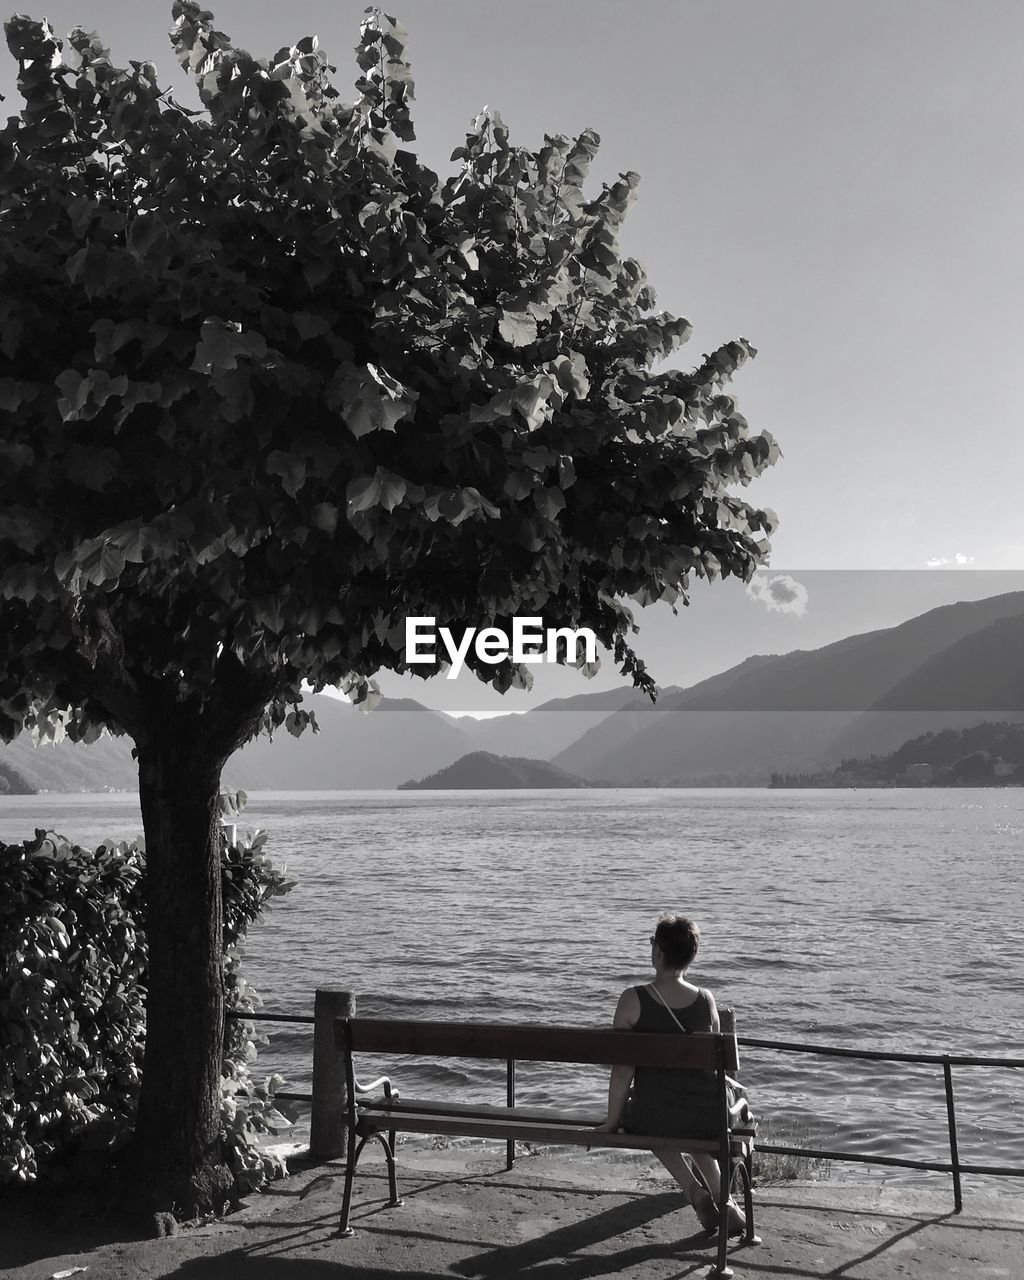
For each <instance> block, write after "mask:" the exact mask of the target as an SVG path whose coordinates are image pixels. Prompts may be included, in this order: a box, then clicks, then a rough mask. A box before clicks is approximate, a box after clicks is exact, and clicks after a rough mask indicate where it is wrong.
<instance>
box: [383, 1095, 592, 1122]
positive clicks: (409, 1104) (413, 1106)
mask: <svg viewBox="0 0 1024 1280" xmlns="http://www.w3.org/2000/svg"><path fill="white" fill-rule="evenodd" d="M359 1110H360V1113H362V1112H364V1111H365V1112H376V1111H382V1112H384V1113H385V1114H388V1115H390V1114H392V1113H396V1114H399V1115H400V1114H401V1113H402V1112H405V1111H419V1112H424V1113H426V1114H428V1115H430V1114H433V1115H450V1116H453V1117H454V1116H484V1117H488V1116H494V1118H495V1119H497V1120H501V1119H504V1120H540V1121H542V1122H547V1121H551V1122H552V1123H553V1124H578V1125H583V1126H584V1127H586V1126H587V1125H589V1126H590V1127H591V1128H593V1127H594V1125H598V1124H600V1123H601V1122H602V1121H603V1120H604V1116H603V1115H597V1114H596V1113H595V1114H591V1115H581V1114H580V1113H579V1112H573V1111H556V1110H554V1109H553V1108H547V1107H503V1106H497V1105H495V1104H493V1103H487V1102H481V1103H472V1102H442V1101H440V1100H438V1099H436V1098H399V1100H398V1101H397V1102H392V1103H391V1104H390V1105H389V1104H388V1102H387V1101H386V1099H383V1098H380V1099H377V1098H375V1099H374V1100H373V1101H372V1102H367V1103H364V1102H362V1100H360V1103H359Z"/></svg>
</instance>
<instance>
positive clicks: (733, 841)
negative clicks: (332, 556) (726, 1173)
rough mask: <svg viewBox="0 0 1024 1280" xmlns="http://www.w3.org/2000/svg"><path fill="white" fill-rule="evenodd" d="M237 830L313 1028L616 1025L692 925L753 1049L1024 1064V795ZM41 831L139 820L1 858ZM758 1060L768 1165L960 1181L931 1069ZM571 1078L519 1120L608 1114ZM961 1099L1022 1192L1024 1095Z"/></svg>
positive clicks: (978, 1149)
mask: <svg viewBox="0 0 1024 1280" xmlns="http://www.w3.org/2000/svg"><path fill="white" fill-rule="evenodd" d="M242 818H243V821H242V823H241V825H242V826H246V825H248V826H252V827H260V828H266V829H267V830H268V832H269V840H268V844H267V852H268V853H269V854H270V855H271V857H272V858H273V860H274V861H275V862H276V863H278V864H285V865H286V866H287V867H288V869H289V872H290V873H291V874H292V875H293V876H294V878H295V879H296V880H297V881H298V884H297V886H296V888H295V889H294V890H293V891H292V892H291V893H290V894H289V895H288V896H287V897H285V898H281V899H278V900H276V901H275V903H274V905H273V906H272V908H271V910H270V911H269V912H268V913H267V914H266V916H265V918H264V920H263V921H262V922H261V923H260V924H259V925H257V926H256V927H255V928H254V930H253V932H252V933H251V935H250V938H249V940H248V944H247V956H246V966H245V971H246V975H247V977H248V978H249V980H250V981H251V982H252V983H253V985H254V986H255V987H256V988H257V990H259V991H260V992H261V993H262V994H263V996H264V999H265V1004H266V1007H267V1009H269V1010H274V1011H280V1012H294V1013H307V1012H311V1011H312V1003H313V991H314V989H315V988H316V987H317V986H318V985H320V986H334V987H344V988H346V989H350V990H352V991H353V992H355V993H356V999H357V1004H358V1009H359V1011H360V1012H362V1013H364V1014H368V1015H369V1014H396V1015H402V1014H404V1015H407V1016H411V1017H422V1018H430V1017H446V1016H456V1015H457V1016H462V1017H466V1018H472V1019H478V1020H495V1021H505V1020H508V1021H538V1022H541V1021H550V1022H563V1023H572V1024H577V1025H601V1024H606V1023H608V1022H609V1021H610V1019H611V1015H612V1012H613V1010H614V1007H615V1002H616V999H617V997H618V994H619V992H620V991H621V989H622V988H623V987H624V986H627V985H629V984H632V983H637V982H643V981H646V980H647V979H648V978H649V976H650V969H649V958H650V948H649V944H648V936H649V934H650V933H651V932H652V929H653V926H654V924H655V922H656V920H657V917H658V915H659V914H660V913H661V912H662V911H665V910H675V911H681V912H685V913H686V914H688V915H691V916H692V917H693V918H694V919H696V920H697V921H698V923H699V924H700V926H701V930H702V933H703V942H702V946H701V950H700V954H699V956H698V958H697V961H696V962H695V964H694V966H693V969H692V970H691V977H692V978H693V979H694V981H696V982H698V983H700V984H701V985H704V986H708V987H710V988H711V989H712V990H713V991H714V992H715V994H716V996H717V998H718V1001H719V1004H720V1005H729V1006H732V1007H734V1008H735V1010H736V1013H737V1028H738V1031H739V1033H740V1034H741V1035H744V1034H746V1035H750V1036H755V1037H762V1038H766V1039H779V1040H789V1041H800V1042H815V1043H821V1044H825V1045H845V1046H850V1047H857V1048H870V1049H879V1050H893V1051H912V1052H917V1051H924V1052H939V1053H970V1054H987V1055H994V1056H1020V1055H1021V1053H1022V1046H1024V908H1022V905H1021V892H1020V885H1021V874H1020V869H1021V862H1020V858H1021V856H1022V848H1024V840H1022V836H1024V790H1022V789H1019V788H1004V789H970V790H967V789H955V790H939V789H934V790H933V789H912V790H880V791H869V790H860V791H776V790H760V789H737V790H722V789H715V790H594V791H590V790H585V791H528V792H521V791H519V792H509V791H503V792H465V791H461V792H330V793H319V792H304V793H297V792H293V793H287V794H286V793H273V792H265V793H257V794H254V795H252V796H251V797H250V800H249V806H248V808H247V810H246V811H245V813H244V814H243V815H242ZM37 826H47V827H53V828H56V829H57V830H60V831H62V832H63V833H64V834H65V835H67V836H69V837H70V838H72V839H75V840H76V841H77V842H79V843H84V844H90V843H91V844H95V843H98V842H99V840H101V839H103V838H104V837H111V836H112V837H116V838H130V837H131V836H132V835H134V834H135V833H136V832H137V831H138V830H139V827H140V822H139V817H138V801H137V797H135V796H128V795H124V796H117V795H110V796H86V795H40V796H30V797H29V796H26V797H2V798H0V837H2V838H4V839H7V840H13V839H21V838H24V837H25V836H27V835H30V834H31V832H32V830H33V829H34V828H35V827H37ZM742 1057H743V1066H742V1070H741V1075H742V1077H743V1079H744V1082H745V1083H746V1084H747V1087H748V1090H749V1092H750V1093H751V1096H752V1098H754V1100H755V1102H756V1106H755V1109H756V1110H757V1112H758V1113H759V1114H760V1115H763V1116H768V1117H770V1118H771V1122H772V1130H773V1135H772V1136H773V1138H774V1140H776V1141H785V1140H786V1138H787V1136H788V1135H791V1134H796V1135H797V1136H798V1138H799V1139H800V1140H801V1141H800V1144H801V1145H806V1140H807V1139H808V1138H810V1139H811V1140H812V1141H813V1142H817V1143H820V1144H821V1145H822V1146H825V1147H848V1148H851V1149H853V1150H857V1151H862V1152H869V1151H870V1152H875V1153H883V1154H892V1155H895V1154H902V1155H907V1156H909V1157H911V1158H919V1159H929V1158H930V1159H947V1158H948V1148H947V1145H946V1127H945V1101H944V1095H943V1089H942V1075H941V1070H940V1069H939V1068H938V1067H936V1066H928V1067H908V1066H899V1065H895V1064H886V1063H878V1064H875V1063H866V1064H858V1063H856V1062H851V1061H849V1060H842V1059H832V1060H830V1059H812V1058H807V1057H804V1056H802V1055H793V1054H779V1053H773V1052H770V1051H767V1050H753V1049H747V1050H745V1051H744V1052H743V1054H742ZM264 1064H265V1066H266V1069H267V1071H268V1072H269V1071H270V1070H272V1069H280V1070H283V1072H284V1074H285V1075H286V1076H287V1077H288V1081H289V1086H288V1087H290V1088H292V1089H295V1090H302V1089H305V1088H308V1084H309V1067H310V1038H309V1035H308V1033H307V1031H305V1030H304V1029H298V1028H296V1029H291V1028H285V1029H278V1030H274V1031H273V1034H272V1044H271V1047H270V1048H268V1049H265V1050H263V1052H262V1053H261V1058H260V1063H258V1064H257V1066H258V1068H259V1071H260V1073H261V1072H262V1070H263V1066H264ZM373 1065H377V1064H368V1069H369V1067H371V1066H373ZM402 1066H403V1068H404V1070H400V1071H393V1072H392V1074H395V1075H397V1076H398V1078H399V1084H400V1087H403V1089H404V1091H405V1092H406V1093H407V1094H408V1095H412V1094H416V1093H419V1092H421V1091H422V1090H425V1089H427V1088H428V1087H431V1086H433V1087H435V1088H436V1087H437V1086H438V1085H439V1084H442V1085H443V1084H444V1083H445V1082H448V1083H452V1084H454V1085H456V1086H457V1087H458V1088H459V1089H461V1090H465V1091H466V1092H467V1095H468V1096H470V1097H479V1098H484V1097H486V1098H489V1099H490V1100H493V1101H496V1102H501V1101H503V1100H504V1073H503V1070H502V1069H499V1072H498V1074H497V1075H494V1074H491V1075H488V1074H487V1072H486V1070H485V1069H483V1070H481V1069H478V1068H477V1067H475V1066H474V1065H472V1064H467V1063H465V1062H462V1063H448V1064H440V1065H438V1066H437V1067H436V1068H432V1069H429V1070H424V1069H423V1068H422V1067H420V1068H417V1069H415V1070H410V1069H409V1068H408V1067H407V1066H405V1064H402ZM565 1070H567V1069H563V1068H554V1067H549V1066H544V1065H537V1066H534V1065H530V1064H524V1065H523V1066H522V1067H521V1068H520V1071H519V1077H518V1086H519V1096H520V1099H521V1101H522V1102H524V1103H528V1102H547V1101H553V1100H554V1099H555V1098H559V1099H561V1100H563V1101H564V1100H565V1099H566V1098H567V1097H568V1098H569V1099H571V1101H572V1102H574V1103H577V1104H579V1105H581V1106H582V1105H593V1106H594V1107H596V1108H597V1109H598V1110H600V1109H602V1108H603V1094H604V1087H605V1083H604V1082H605V1079H606V1076H605V1074H604V1073H603V1072H600V1071H597V1072H586V1071H583V1070H581V1071H580V1072H579V1073H574V1074H572V1075H571V1076H570V1077H569V1078H568V1079H566V1078H565V1077H564V1071H565ZM560 1073H561V1074H560ZM954 1084H955V1087H956V1094H957V1116H958V1124H959V1135H960V1158H961V1160H964V1161H975V1162H979V1163H990V1162H992V1163H1000V1164H1011V1165H1015V1166H1016V1167H1024V1137H1022V1136H1021V1134H1022V1133H1024V1126H1022V1125H1021V1123H1020V1122H1021V1120H1022V1119H1024V1088H1022V1084H1024V1082H1022V1080H1021V1073H1020V1072H1017V1071H1012V1070H995V1069H968V1068H954ZM867 1175H868V1170H867V1168H866V1167H864V1166H839V1167H838V1168H837V1169H836V1170H835V1172H834V1175H833V1176H846V1177H854V1176H855V1177H864V1176H867ZM875 1176H884V1177H886V1178H888V1179H891V1178H907V1177H910V1178H914V1177H917V1178H921V1177H924V1178H927V1179H929V1180H930V1181H933V1182H934V1181H941V1178H942V1176H941V1175H907V1174H902V1173H900V1172H899V1171H896V1170H886V1171H885V1172H884V1175H883V1174H881V1173H877V1172H876V1175H875ZM1021 1186H1022V1184H1021V1183H1020V1182H1012V1181H1004V1182H1003V1183H1002V1187H1003V1189H1004V1190H1006V1189H1009V1190H1010V1191H1011V1193H1014V1192H1019V1190H1020V1189H1021Z"/></svg>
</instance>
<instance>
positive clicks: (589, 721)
mask: <svg viewBox="0 0 1024 1280" xmlns="http://www.w3.org/2000/svg"><path fill="white" fill-rule="evenodd" d="M667 692H669V693H674V692H677V690H676V689H675V688H672V689H670V690H667ZM643 703H646V704H647V705H648V706H650V705H651V702H650V699H649V698H648V697H647V696H646V695H644V694H638V693H637V691H636V689H635V688H634V687H633V686H632V685H623V686H622V687H620V688H618V689H608V690H605V691H603V692H600V693H580V694H576V695H575V696H573V697H571V698H552V699H551V700H550V701H549V702H542V703H541V704H540V706H539V707H531V708H530V710H529V711H527V712H525V713H523V714H522V715H514V714H513V715H505V716H493V717H492V718H491V719H488V720H473V719H472V718H471V717H469V716H465V717H463V718H462V719H461V720H460V721H459V727H460V728H461V729H462V730H463V731H464V732H465V733H466V734H468V735H469V736H470V737H471V739H472V741H473V744H474V746H475V747H476V748H477V749H478V750H480V751H489V752H491V753H492V754H494V755H499V756H530V757H532V758H534V759H538V760H550V759H551V758H552V756H555V755H557V754H558V753H559V752H560V751H564V750H565V748H566V747H568V746H570V745H571V744H572V743H573V742H575V741H576V740H577V739H578V738H580V737H581V736H582V735H583V734H584V733H586V732H588V731H589V730H590V729H593V728H596V726H597V725H599V724H601V723H602V722H603V721H604V720H606V719H607V718H608V716H609V715H611V714H612V713H613V712H615V711H618V710H620V709H621V708H622V707H625V706H629V705H633V704H635V705H640V704H643Z"/></svg>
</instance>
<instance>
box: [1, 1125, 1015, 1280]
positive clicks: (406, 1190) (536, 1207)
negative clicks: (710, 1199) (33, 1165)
mask: <svg viewBox="0 0 1024 1280" xmlns="http://www.w3.org/2000/svg"><path fill="white" fill-rule="evenodd" d="M399 1158H400V1166H399V1192H400V1194H401V1195H402V1196H404V1198H405V1205H404V1206H403V1207H401V1208H395V1209H388V1208H385V1207H384V1203H385V1201H386V1199H387V1181H386V1178H385V1177H384V1166H383V1161H382V1160H380V1161H378V1160H376V1159H375V1157H374V1155H373V1153H372V1152H371V1150H370V1149H369V1148H368V1149H367V1152H366V1159H365V1168H364V1162H363V1161H360V1177H359V1178H358V1179H357V1180H356V1193H355V1198H354V1210H353V1226H354V1227H355V1230H356V1234H355V1235H354V1236H353V1237H351V1238H350V1239H348V1240H339V1239H337V1238H335V1236H334V1231H335V1228H336V1227H337V1220H338V1211H339V1208H340V1205H341V1191H342V1183H343V1167H342V1163H341V1162H340V1161H339V1162H331V1163H329V1164H321V1165H310V1166H308V1167H305V1168H300V1169H299V1170H298V1171H297V1172H296V1173H294V1174H293V1175H292V1176H291V1177H289V1178H288V1179H286V1180H284V1181H281V1182H278V1183H275V1184H273V1186H272V1187H271V1188H270V1189H269V1190H268V1191H267V1192H266V1193H264V1194H262V1195H254V1196H251V1197H249V1198H248V1200H247V1201H246V1202H245V1206H244V1207H243V1208H242V1209H241V1210H240V1211H238V1212H237V1213H235V1214H232V1215H231V1216H230V1217H228V1218H225V1219H223V1220H221V1221H218V1222H211V1223H209V1224H207V1225H205V1226H201V1227H193V1228H181V1229H179V1231H178V1233H177V1234H176V1235H173V1236H170V1237H167V1238H164V1239H152V1240H140V1241H135V1242H125V1241H119V1240H117V1239H111V1238H109V1237H106V1238H104V1237H103V1236H102V1235H98V1234H95V1233H94V1234H92V1235H90V1234H89V1228H88V1227H79V1228H77V1229H76V1228H73V1227H63V1226H61V1225H59V1224H57V1223H55V1222H53V1221H52V1220H51V1221H49V1222H46V1223H43V1222H40V1223H32V1222H30V1221H27V1220H26V1219H25V1218H24V1217H22V1218H21V1219H20V1221H19V1220H18V1218H16V1217H15V1215H13V1214H11V1213H10V1212H7V1211H3V1212H2V1216H0V1275H2V1276H4V1277H5V1278H10V1280H50V1277H52V1276H53V1275H54V1274H55V1273H57V1272H70V1270H71V1268H75V1267H77V1268H83V1267H84V1268H87V1270H85V1271H82V1272H81V1273H80V1274H81V1275H82V1277H83V1280H136V1278H137V1277H152V1278H153V1280H158V1278H159V1280H163V1278H165V1277H166V1278H170V1277H175V1278H178V1277H180V1280H235V1278H236V1277H241V1278H245V1277H251V1278H252V1280H355V1278H357V1277H360V1278H365V1280H385V1278H386V1277H392V1276H423V1277H438V1278H440V1277H462V1280H472V1278H473V1277H479V1278H481V1280H488V1278H489V1280H504V1278H505V1277H511V1276H520V1275H522V1276H533V1277H544V1278H548V1277H554V1276H556V1275H557V1276H558V1277H560V1278H567V1280H589V1278H590V1277H595V1278H596V1277H607V1276H623V1277H631V1278H634V1280H640V1278H641V1277H643V1278H644V1280H659V1278H662V1277H664V1278H665V1280H668V1278H669V1277H673V1278H675V1280H680V1278H681V1277H689V1276H694V1277H697V1276H704V1275H706V1274H707V1273H708V1271H709V1270H710V1268H711V1265H712V1263H713V1261H714V1243H713V1239H711V1238H709V1237H706V1236H704V1235H703V1234H702V1233H700V1231H699V1230H698V1229H697V1224H696V1220H695V1218H694V1216H693V1213H692V1210H690V1209H689V1208H688V1207H687V1206H685V1205H683V1203H682V1197H681V1196H680V1194H679V1193H678V1192H677V1191H675V1190H673V1189H672V1184H671V1182H670V1181H669V1179H668V1177H667V1175H666V1174H665V1173H663V1172H662V1171H660V1167H659V1168H657V1169H656V1168H655V1167H654V1166H653V1165H652V1164H650V1163H649V1162H647V1161H636V1160H629V1161H623V1160H615V1159H610V1158H609V1157H608V1155H607V1153H591V1154H589V1155H581V1154H571V1155H566V1154H559V1153H552V1152H548V1153H545V1154H541V1155H538V1156H525V1157H520V1158H519V1160H518V1161H517V1163H516V1166H515V1168H514V1169H513V1170H511V1171H506V1170H505V1168H504V1160H503V1152H499V1151H498V1149H497V1148H495V1147H492V1148H482V1147H481V1148H469V1149H467V1148H460V1149H447V1150H423V1149H419V1150H416V1151H411V1150H408V1149H400V1154H399ZM1021 1191H1022V1192H1024V1188H1021ZM1015 1192H1016V1188H1015V1186H1014V1185H1013V1184H1012V1183H1011V1184H1010V1185H1009V1186H1008V1189H1007V1191H1006V1192H1003V1193H1000V1194H992V1193H991V1192H981V1191H977V1190H974V1189H973V1188H972V1187H971V1186H970V1184H968V1185H967V1187H966V1188H965V1203H964V1212H963V1213H962V1214H954V1213H953V1211H952V1210H953V1205H952V1195H951V1193H950V1191H949V1188H948V1186H946V1185H943V1179H942V1178H936V1179H935V1187H934V1189H926V1190H920V1189H917V1188H906V1187H900V1186H897V1185H888V1186H887V1185H884V1184H878V1185H866V1184H857V1183H844V1182H832V1181H824V1182H812V1183H807V1182H800V1183H796V1182H789V1183H783V1184H778V1185H773V1186H768V1187H763V1188H760V1189H758V1190H757V1191H756V1219H757V1229H758V1233H759V1234H760V1235H761V1237H762V1240H763V1243H762V1244H760V1245H755V1246H751V1247H742V1248H739V1249H737V1250H736V1251H735V1252H733V1253H731V1254H730V1263H731V1265H732V1266H733V1268H734V1271H735V1275H736V1277H737V1280H743V1277H750V1280H764V1278H765V1277H778V1278H779V1280H782V1278H783V1277H785V1278H786V1280H825V1278H826V1277H830V1278H831V1277H837V1278H841V1280H892V1278H893V1277H897V1276H898V1277H900V1280H945V1278H946V1277H961V1276H963V1277H967V1276H970V1277H971V1278H972V1280H995V1278H997V1277H998V1278H999V1280H1021V1277H1024V1194H1019V1195H1018V1194H1015Z"/></svg>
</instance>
